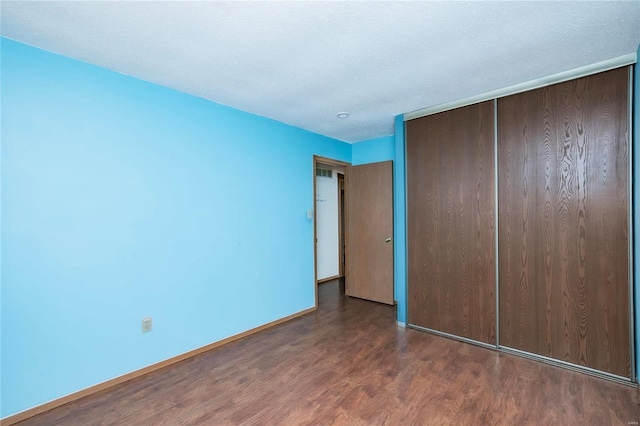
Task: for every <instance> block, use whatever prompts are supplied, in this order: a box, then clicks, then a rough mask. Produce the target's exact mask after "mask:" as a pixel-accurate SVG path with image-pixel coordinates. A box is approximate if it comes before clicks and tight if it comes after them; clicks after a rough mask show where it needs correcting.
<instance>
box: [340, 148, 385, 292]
mask: <svg viewBox="0 0 640 426" xmlns="http://www.w3.org/2000/svg"><path fill="white" fill-rule="evenodd" d="M345 183H346V190H345V193H346V199H347V200H346V201H347V202H346V210H347V211H346V216H347V217H346V219H347V223H346V231H347V238H346V271H345V272H346V279H345V286H346V287H345V293H346V294H347V295H348V296H353V297H359V298H361V299H367V300H373V301H375V302H381V303H387V304H389V305H393V303H394V300H393V163H392V162H391V161H384V162H381V163H372V164H364V165H361V166H350V167H347V173H346V182H345Z"/></svg>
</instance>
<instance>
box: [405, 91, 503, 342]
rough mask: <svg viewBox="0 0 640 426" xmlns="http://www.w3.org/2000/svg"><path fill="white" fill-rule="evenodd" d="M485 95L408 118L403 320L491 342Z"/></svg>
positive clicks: (489, 117)
mask: <svg viewBox="0 0 640 426" xmlns="http://www.w3.org/2000/svg"><path fill="white" fill-rule="evenodd" d="M493 109H494V108H493V103H492V102H491V101H489V102H484V103H481V104H476V105H471V106H467V107H464V108H459V109H455V110H452V111H447V112H443V113H439V114H435V115H431V116H427V117H422V118H419V119H415V120H411V121H409V122H407V124H406V126H407V130H406V132H407V205H408V207H407V213H408V221H407V230H408V231H407V239H408V279H409V291H408V299H409V300H408V307H409V310H408V312H409V323H410V324H413V325H418V326H422V327H427V328H430V329H433V330H438V331H442V332H445V333H449V334H454V335H457V336H462V337H466V338H469V339H473V340H476V341H480V342H484V343H489V344H495V341H496V333H495V332H496V302H495V285H496V281H495V280H496V276H495V168H494V167H495V165H494V163H495V160H494V119H493V117H494V115H493Z"/></svg>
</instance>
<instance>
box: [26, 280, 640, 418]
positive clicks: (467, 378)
mask: <svg viewBox="0 0 640 426" xmlns="http://www.w3.org/2000/svg"><path fill="white" fill-rule="evenodd" d="M319 290H320V294H319V297H320V307H319V309H318V310H317V311H316V312H315V313H312V314H309V315H306V316H304V317H300V318H298V319H296V320H293V321H290V322H287V323H284V324H281V325H279V326H277V327H274V328H270V329H268V330H265V331H262V332H260V333H257V334H254V335H251V336H248V337H246V338H245V339H242V340H241V341H236V342H234V343H230V344H228V345H225V346H223V347H219V348H217V349H214V350H211V351H209V352H206V353H202V354H200V355H198V356H197V357H194V358H190V359H188V360H184V361H182V362H181V363H179V364H175V365H173V366H171V367H169V368H166V369H163V370H161V371H156V372H154V373H152V374H149V375H147V376H144V377H140V378H137V379H135V380H131V381H129V382H127V383H123V384H120V385H118V386H117V387H115V388H112V389H110V390H108V391H105V392H102V393H99V394H94V395H91V396H89V397H86V398H84V399H82V400H79V401H75V402H73V403H70V404H67V405H65V406H63V407H59V408H57V409H55V410H52V411H49V412H47V413H44V414H42V415H40V416H36V417H33V418H31V419H29V420H26V421H24V422H22V423H20V426H39V425H47V426H51V425H65V426H97V425H104V426H107V425H109V426H120V425H122V426H130V425H141V426H143V425H154V426H163V425H169V426H177V425H190V426H199V425H366V426H370V425H521V424H532V425H538V424H554V425H555V424H559V425H597V426H606V425H627V424H631V422H637V421H639V420H640V406H639V405H638V390H637V389H636V388H632V387H630V386H624V385H620V384H617V383H612V382H608V381H606V380H602V379H598V378H594V377H590V376H587V375H584V374H580V373H576V372H573V371H568V370H564V369H560V368H557V367H552V366H548V365H545V364H542V363H539V362H534V361H531V360H527V359H523V358H519V357H515V356H512V355H508V354H503V353H498V352H496V351H493V350H488V349H484V348H479V347H476V346H473V345H468V344H465V343H460V342H456V341H453V340H451V339H446V338H443V337H438V336H434V335H430V334H427V333H421V332H419V331H415V330H410V329H402V328H398V327H397V326H396V325H395V309H394V308H393V307H391V306H387V305H383V304H379V303H373V302H368V301H365V300H360V299H354V298H349V297H345V296H342V295H340V294H339V291H338V284H337V283H336V282H335V281H334V282H333V283H326V284H323V285H321V286H320V288H319Z"/></svg>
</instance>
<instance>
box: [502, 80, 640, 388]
mask: <svg viewBox="0 0 640 426" xmlns="http://www.w3.org/2000/svg"><path fill="white" fill-rule="evenodd" d="M628 104H629V98H628V69H627V68H621V69H617V70H613V71H609V72H606V73H601V74H596V75H593V76H589V77H585V78H580V79H578V80H574V81H570V82H566V83H561V84H557V85H553V86H549V87H545V88H542V89H538V90H534V91H531V92H526V93H521V94H517V95H514V96H509V97H506V98H503V99H500V100H498V143H499V159H498V166H499V184H498V185H499V197H498V200H499V253H500V271H499V272H500V342H501V344H502V345H504V346H509V347H512V348H516V349H520V350H524V351H527V352H531V353H535V354H539V355H544V356H547V357H551V358H555V359H560V360H563V361H567V362H571V363H574V364H577V365H582V366H586V367H590V368H594V369H597V370H601V371H606V372H609V373H613V374H617V375H619V376H623V377H629V376H630V358H629V357H630V354H629V293H628V292H629V290H628V289H629V287H628V286H629V280H628V267H629V245H628V244H629V232H628V222H629V200H628V191H629V172H628V161H629V159H628V139H629V134H628V132H629V129H628Z"/></svg>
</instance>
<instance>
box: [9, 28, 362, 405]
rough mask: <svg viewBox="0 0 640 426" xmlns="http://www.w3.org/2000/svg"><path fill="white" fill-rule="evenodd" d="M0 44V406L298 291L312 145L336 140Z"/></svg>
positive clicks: (309, 244) (176, 343)
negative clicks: (146, 328) (144, 323)
mask: <svg viewBox="0 0 640 426" xmlns="http://www.w3.org/2000/svg"><path fill="white" fill-rule="evenodd" d="M1 47H2V69H1V72H2V74H1V76H2V95H1V96H2V97H1V101H2V107H3V108H2V112H1V113H2V116H1V118H2V120H1V122H2V129H1V134H0V135H1V137H2V149H1V153H2V170H1V177H2V183H1V190H2V206H1V207H2V211H1V214H2V230H1V231H2V233H1V243H2V262H1V267H2V293H1V303H2V305H1V309H2V311H1V333H2V348H1V372H2V377H1V381H2V407H1V414H0V415H1V416H2V417H6V416H8V415H11V414H14V413H16V412H19V411H22V410H25V409H28V408H31V407H33V406H36V405H39V404H43V403H45V402H47V401H49V400H52V399H55V398H58V397H61V396H64V395H66V394H69V393H72V392H75V391H78V390H80V389H83V388H85V387H88V386H91V385H94V384H97V383H99V382H102V381H105V380H109V379H112V378H114V377H117V376H119V375H122V374H126V373H128V372H131V371H133V370H137V369H140V368H143V367H145V366H148V365H150V364H153V363H156V362H159V361H162V360H165V359H167V358H170V357H173V356H175V355H178V354H181V353H184V352H187V351H189V350H192V349H195V348H198V347H201V346H203V345H207V344H209V343H211V342H215V341H218V340H221V339H223V338H225V337H228V336H230V335H234V334H237V333H240V332H242V331H245V330H247V329H251V328H253V327H257V326H259V325H262V324H265V323H268V322H270V321H273V320H276V319H279V318H282V317H284V316H287V315H290V314H293V313H296V312H299V311H302V310H304V309H306V308H309V307H311V306H313V305H314V283H313V282H314V276H313V275H314V267H313V224H312V223H311V222H310V221H308V220H307V218H306V212H307V209H309V208H311V207H312V205H313V189H312V184H313V170H312V169H313V167H312V164H313V163H312V158H313V155H314V154H316V155H321V156H324V157H330V158H335V159H338V160H343V161H351V146H350V145H348V144H346V143H342V142H339V141H336V140H333V139H329V138H326V137H323V136H319V135H316V134H313V133H309V132H306V131H303V130H301V129H298V128H295V127H291V126H288V125H285V124H282V123H279V122H275V121H272V120H269V119H266V118H262V117H258V116H254V115H251V114H248V113H244V112H241V111H237V110H234V109H232V108H228V107H224V106H221V105H217V104H215V103H212V102H208V101H205V100H202V99H199V98H195V97H192V96H188V95H185V94H182V93H179V92H177V91H173V90H170V89H167V88H163V87H160V86H157V85H154V84H150V83H146V82H143V81H140V80H137V79H134V78H131V77H127V76H124V75H120V74H117V73H115V72H111V71H108V70H106V69H102V68H99V67H95V66H92V65H88V64H85V63H82V62H79V61H75V60H72V59H68V58H65V57H62V56H58V55H54V54H51V53H48V52H44V51H42V50H38V49H35V48H32V47H29V46H26V45H23V44H20V43H16V42H13V41H10V40H7V39H2V41H1ZM145 316H152V317H153V331H152V332H150V333H145V334H143V333H141V319H142V317H145Z"/></svg>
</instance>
